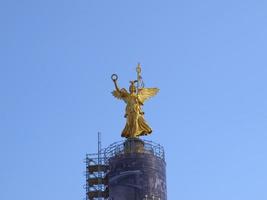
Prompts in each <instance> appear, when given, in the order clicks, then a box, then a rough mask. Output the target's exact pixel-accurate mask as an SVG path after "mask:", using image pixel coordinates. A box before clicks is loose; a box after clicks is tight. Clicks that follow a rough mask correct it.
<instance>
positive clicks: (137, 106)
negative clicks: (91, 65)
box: [111, 65, 159, 138]
mask: <svg viewBox="0 0 267 200" xmlns="http://www.w3.org/2000/svg"><path fill="white" fill-rule="evenodd" d="M138 67H139V68H137V69H138V70H139V71H138V75H139V76H138V80H135V81H130V87H129V92H128V91H127V90H126V89H125V88H122V89H120V88H119V87H118V84H117V80H118V76H117V75H116V74H113V75H112V76H111V78H112V80H113V82H114V85H115V90H114V91H113V92H112V94H113V96H114V97H116V98H118V99H121V100H123V101H124V102H125V103H126V109H125V115H124V117H125V118H126V119H127V121H126V125H125V127H124V129H123V131H122V134H121V136H122V137H126V138H134V137H139V136H142V135H148V134H151V133H152V129H151V128H150V127H149V125H148V124H147V122H146V121H145V119H144V112H143V111H142V106H143V105H144V102H145V101H146V100H148V99H149V98H151V97H153V96H155V95H156V94H157V93H158V91H159V89H158V88H144V87H142V88H139V83H140V80H141V76H140V70H141V69H140V65H138ZM142 83H143V82H142ZM135 84H137V86H136V85H135Z"/></svg>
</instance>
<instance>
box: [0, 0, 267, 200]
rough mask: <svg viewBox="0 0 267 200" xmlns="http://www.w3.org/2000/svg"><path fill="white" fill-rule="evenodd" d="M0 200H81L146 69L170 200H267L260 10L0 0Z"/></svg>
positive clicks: (244, 4)
mask: <svg viewBox="0 0 267 200" xmlns="http://www.w3.org/2000/svg"><path fill="white" fill-rule="evenodd" d="M0 24H1V26H0V55H1V59H0V92H1V96H0V158H1V159H0V186H1V187H0V199H2V200H13V199H20V200H33V199H36V198H38V199H39V200H47V199H49V200H54V199H55V200H58V199H65V200H72V199H83V198H84V196H85V191H84V189H83V184H84V183H85V177H84V176H83V172H84V170H85V166H84V163H83V159H84V157H85V154H86V153H89V152H95V151H96V148H97V141H96V140H97V131H101V132H102V137H103V146H107V145H109V144H110V143H112V142H115V141H118V140H121V138H120V133H121V130H122V129H123V127H124V123H125V121H124V118H123V115H124V105H123V103H122V102H120V101H117V100H116V99H114V98H113V97H112V96H111V94H110V92H111V91H112V89H113V83H112V81H111V80H110V75H111V74H112V73H117V74H118V75H119V84H120V86H121V87H128V84H129V82H128V81H129V80H132V79H134V78H135V77H136V75H135V67H136V64H137V62H141V64H142V65H143V78H144V81H145V83H146V86H147V87H155V86H156V87H159V88H160V93H159V94H158V95H157V96H156V97H155V98H153V99H152V100H151V101H149V102H147V104H146V105H145V107H144V111H145V113H146V116H145V117H146V119H147V121H148V122H149V124H150V125H151V126H152V127H153V130H154V132H153V135H151V136H149V137H147V138H146V139H149V140H153V141H155V142H158V143H160V144H162V145H163V146H164V147H165V150H166V156H167V158H166V159H167V180H168V199H170V200H178V199H179V200H195V199H199V200H214V199H216V200H225V199H227V200H251V199H257V200H264V199H267V190H266V184H267V171H266V168H267V159H266V158H267V145H266V142H267V141H266V140H267V123H266V121H267V101H266V98H267V87H266V85H267V79H266V77H267V57H266V51H267V2H266V1H262V0H258V1H246V0H245V1H244V0H243V1H241V0H234V1H232V0H231V1H230V0H224V1H211V0H203V1H196V0H187V1H185V0H173V1H171V0H170V1H168V0H167V1H157V0H154V1H151V0H145V1H144V0H142V1H141V0H136V1H125V0H124V1H122V0H120V1H119V0H113V1H101V0H98V1H93V0H76V1H70V0H65V1H62V0H60V1H59V0H53V1H52V0H46V1H36V0H32V1H31V0H8V1H4V0H1V1H0Z"/></svg>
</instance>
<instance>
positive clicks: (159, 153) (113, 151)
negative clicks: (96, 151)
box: [104, 140, 165, 163]
mask: <svg viewBox="0 0 267 200" xmlns="http://www.w3.org/2000/svg"><path fill="white" fill-rule="evenodd" d="M142 142H143V143H144V151H143V152H142V153H149V154H152V155H154V156H156V157H158V158H160V159H162V160H165V152H164V148H163V147H162V146H161V145H160V144H157V143H155V142H153V141H149V140H142ZM124 145H125V141H119V142H114V143H112V144H111V145H109V146H108V147H107V148H105V149H104V158H105V162H106V163H107V162H108V160H109V158H112V157H115V156H119V155H123V154H125V146H124Z"/></svg>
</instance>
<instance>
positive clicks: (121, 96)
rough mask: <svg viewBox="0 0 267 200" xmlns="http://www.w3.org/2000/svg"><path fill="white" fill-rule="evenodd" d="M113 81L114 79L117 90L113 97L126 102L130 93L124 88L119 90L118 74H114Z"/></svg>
mask: <svg viewBox="0 0 267 200" xmlns="http://www.w3.org/2000/svg"><path fill="white" fill-rule="evenodd" d="M111 79H112V81H113V82H114V85H115V90H114V91H113V92H112V94H113V96H114V97H116V98H118V99H123V100H125V99H124V98H125V97H127V95H128V92H127V90H125V89H124V88H122V89H120V88H119V86H118V83H117V80H118V76H117V75H116V74H113V75H112V76H111Z"/></svg>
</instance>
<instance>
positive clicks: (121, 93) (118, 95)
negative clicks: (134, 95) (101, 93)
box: [112, 88, 129, 101]
mask: <svg viewBox="0 0 267 200" xmlns="http://www.w3.org/2000/svg"><path fill="white" fill-rule="evenodd" d="M112 94H113V96H114V97H116V98H117V99H122V100H124V101H125V98H126V97H127V96H128V95H129V93H128V92H127V90H126V89H125V88H122V89H121V90H120V91H118V90H114V91H113V92H112Z"/></svg>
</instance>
